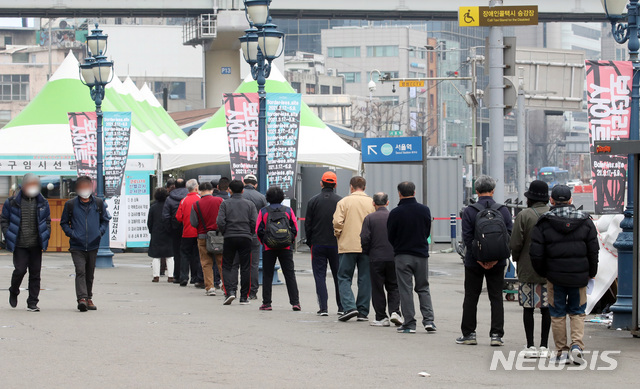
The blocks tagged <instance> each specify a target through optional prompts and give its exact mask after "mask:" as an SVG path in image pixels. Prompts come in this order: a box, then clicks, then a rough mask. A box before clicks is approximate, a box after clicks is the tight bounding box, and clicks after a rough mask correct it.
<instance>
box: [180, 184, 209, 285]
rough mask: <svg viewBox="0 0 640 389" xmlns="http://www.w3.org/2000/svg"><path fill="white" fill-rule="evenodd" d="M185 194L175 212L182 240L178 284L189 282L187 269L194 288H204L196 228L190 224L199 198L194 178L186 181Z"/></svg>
mask: <svg viewBox="0 0 640 389" xmlns="http://www.w3.org/2000/svg"><path fill="white" fill-rule="evenodd" d="M187 191H188V192H189V193H188V194H187V196H186V197H185V198H184V199H182V201H180V206H179V207H178V211H177V212H176V219H177V220H178V221H179V222H180V223H182V241H181V243H180V259H181V261H180V286H187V284H189V270H191V283H192V284H194V286H195V287H196V288H199V289H204V279H203V276H202V266H201V265H200V254H199V253H198V230H197V229H195V228H193V227H192V226H191V210H192V209H193V204H195V203H196V202H197V201H198V200H200V195H199V194H198V181H197V180H196V179H195V178H192V179H190V180H189V181H187Z"/></svg>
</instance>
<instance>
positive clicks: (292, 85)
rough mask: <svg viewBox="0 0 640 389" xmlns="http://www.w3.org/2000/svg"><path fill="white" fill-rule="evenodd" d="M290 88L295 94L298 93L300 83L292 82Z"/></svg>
mask: <svg viewBox="0 0 640 389" xmlns="http://www.w3.org/2000/svg"><path fill="white" fill-rule="evenodd" d="M291 87H292V88H293V89H294V90H295V91H296V92H297V93H300V83H299V82H292V83H291Z"/></svg>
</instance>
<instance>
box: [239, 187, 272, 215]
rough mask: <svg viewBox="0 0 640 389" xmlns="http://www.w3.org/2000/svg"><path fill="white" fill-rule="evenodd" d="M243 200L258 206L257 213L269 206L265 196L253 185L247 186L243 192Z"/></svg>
mask: <svg viewBox="0 0 640 389" xmlns="http://www.w3.org/2000/svg"><path fill="white" fill-rule="evenodd" d="M242 198H244V199H247V200H249V201H251V202H252V203H253V204H255V206H256V211H259V210H261V209H262V208H264V207H266V206H267V204H268V203H267V199H266V198H265V197H264V195H263V194H262V193H260V192H258V191H257V190H256V188H255V187H254V186H253V185H245V186H244V192H242Z"/></svg>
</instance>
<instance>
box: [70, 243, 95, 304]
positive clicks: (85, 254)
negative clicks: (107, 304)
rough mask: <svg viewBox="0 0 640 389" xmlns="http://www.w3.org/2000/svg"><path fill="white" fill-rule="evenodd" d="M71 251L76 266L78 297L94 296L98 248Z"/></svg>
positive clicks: (88, 297)
mask: <svg viewBox="0 0 640 389" xmlns="http://www.w3.org/2000/svg"><path fill="white" fill-rule="evenodd" d="M69 251H70V252H71V259H72V260H73V265H74V266H75V267H76V297H77V298H78V300H80V299H90V298H93V276H94V273H95V270H96V257H97V256H98V250H91V251H82V250H73V249H71V250H69Z"/></svg>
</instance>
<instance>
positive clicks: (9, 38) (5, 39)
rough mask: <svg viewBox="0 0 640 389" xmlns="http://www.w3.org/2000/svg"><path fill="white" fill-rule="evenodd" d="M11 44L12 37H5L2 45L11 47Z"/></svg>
mask: <svg viewBox="0 0 640 389" xmlns="http://www.w3.org/2000/svg"><path fill="white" fill-rule="evenodd" d="M12 44H13V37H12V36H5V37H4V45H5V46H6V45H12Z"/></svg>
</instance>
